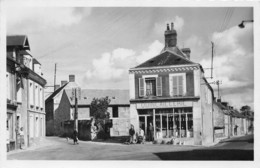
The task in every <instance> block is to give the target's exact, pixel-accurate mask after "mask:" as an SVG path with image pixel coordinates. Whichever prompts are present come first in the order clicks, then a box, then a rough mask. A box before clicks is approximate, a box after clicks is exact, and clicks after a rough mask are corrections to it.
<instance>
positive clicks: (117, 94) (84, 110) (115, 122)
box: [54, 89, 130, 139]
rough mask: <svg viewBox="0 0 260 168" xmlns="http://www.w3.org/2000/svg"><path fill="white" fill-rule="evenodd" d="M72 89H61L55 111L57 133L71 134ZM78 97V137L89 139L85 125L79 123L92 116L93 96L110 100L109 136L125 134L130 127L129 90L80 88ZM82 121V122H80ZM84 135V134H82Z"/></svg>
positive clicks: (73, 104) (88, 119)
mask: <svg viewBox="0 0 260 168" xmlns="http://www.w3.org/2000/svg"><path fill="white" fill-rule="evenodd" d="M72 92H73V90H72V89H65V90H64V91H63V94H62V97H61V100H60V105H59V106H58V108H57V109H56V111H55V115H54V117H55V118H54V125H55V132H57V133H58V134H57V135H65V134H66V135H67V136H69V134H71V131H72V130H73V124H72V123H73V122H74V112H75V99H73V93H72ZM80 92H81V93H80V95H81V96H80V97H81V98H80V99H79V100H78V120H79V130H78V131H79V137H80V138H82V139H90V137H89V135H88V133H87V132H86V131H87V126H86V127H82V126H81V125H80V123H84V122H83V121H90V120H91V118H92V115H91V110H90V104H91V102H92V100H93V98H102V97H108V98H109V99H110V100H111V102H110V104H109V107H108V112H109V113H110V119H112V128H110V136H126V135H128V131H129V128H130V111H129V106H130V104H129V91H128V90H97V89H81V91H80ZM81 121H82V122H81ZM83 135H84V136H83Z"/></svg>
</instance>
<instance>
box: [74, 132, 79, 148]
mask: <svg viewBox="0 0 260 168" xmlns="http://www.w3.org/2000/svg"><path fill="white" fill-rule="evenodd" d="M73 141H74V145H75V144H79V143H78V131H77V130H76V129H75V130H74V131H73Z"/></svg>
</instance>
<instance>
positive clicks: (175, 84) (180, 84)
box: [169, 73, 186, 97]
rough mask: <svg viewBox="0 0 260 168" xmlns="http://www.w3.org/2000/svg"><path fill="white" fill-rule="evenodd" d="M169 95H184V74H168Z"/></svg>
mask: <svg viewBox="0 0 260 168" xmlns="http://www.w3.org/2000/svg"><path fill="white" fill-rule="evenodd" d="M169 78H170V80H169V81H170V95H171V96H174V97H178V96H184V95H185V94H186V76H185V73H181V74H169Z"/></svg>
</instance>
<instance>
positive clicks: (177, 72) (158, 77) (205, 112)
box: [129, 23, 214, 145]
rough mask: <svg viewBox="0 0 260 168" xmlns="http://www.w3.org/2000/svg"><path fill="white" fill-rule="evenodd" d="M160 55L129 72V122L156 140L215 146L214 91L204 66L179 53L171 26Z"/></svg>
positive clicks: (187, 52)
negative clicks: (151, 126) (151, 129)
mask: <svg viewBox="0 0 260 168" xmlns="http://www.w3.org/2000/svg"><path fill="white" fill-rule="evenodd" d="M164 35H165V47H164V48H163V50H162V51H161V53H159V55H157V56H155V57H153V58H151V59H149V60H147V61H145V62H144V63H142V64H140V65H138V66H136V67H134V68H131V69H130V70H129V82H130V83H129V86H130V118H131V123H132V124H134V125H135V128H138V127H142V128H143V129H144V130H145V134H146V135H148V133H149V130H148V128H149V124H150V123H151V124H152V125H153V129H154V130H153V133H154V138H155V139H157V140H163V139H167V138H171V137H175V138H176V140H178V141H179V142H180V143H184V144H191V145H210V144H212V143H213V141H214V140H213V97H214V96H213V89H212V88H211V86H210V85H209V84H208V82H207V80H206V78H205V76H204V70H203V68H202V66H201V65H200V64H198V63H195V62H193V61H191V59H190V57H191V56H190V52H191V50H190V49H189V48H184V49H179V48H178V47H177V46H176V44H177V32H176V30H174V28H173V23H172V25H171V29H170V27H169V25H168V26H167V29H166V31H165V33H164Z"/></svg>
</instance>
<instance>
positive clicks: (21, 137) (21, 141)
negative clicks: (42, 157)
mask: <svg viewBox="0 0 260 168" xmlns="http://www.w3.org/2000/svg"><path fill="white" fill-rule="evenodd" d="M19 134H20V149H23V146H24V132H23V127H21V128H20V132H19Z"/></svg>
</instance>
